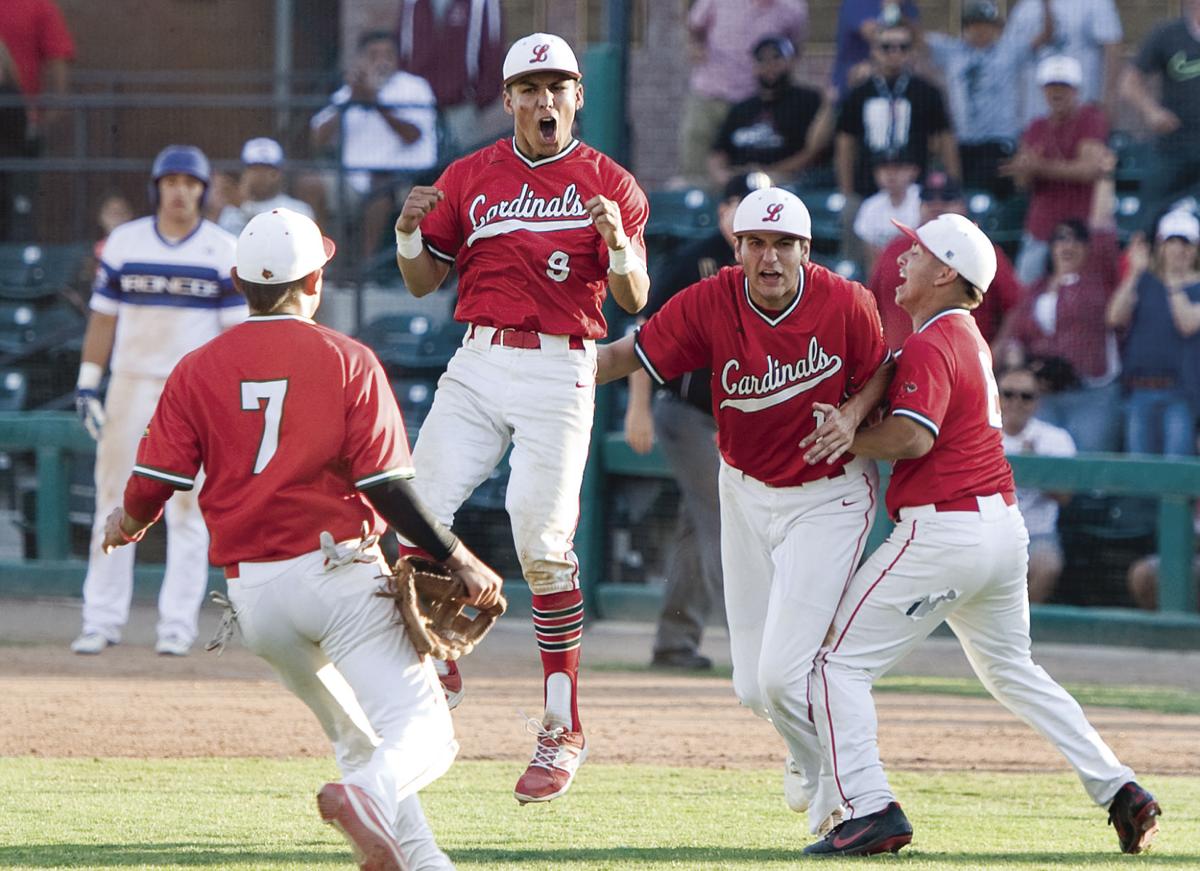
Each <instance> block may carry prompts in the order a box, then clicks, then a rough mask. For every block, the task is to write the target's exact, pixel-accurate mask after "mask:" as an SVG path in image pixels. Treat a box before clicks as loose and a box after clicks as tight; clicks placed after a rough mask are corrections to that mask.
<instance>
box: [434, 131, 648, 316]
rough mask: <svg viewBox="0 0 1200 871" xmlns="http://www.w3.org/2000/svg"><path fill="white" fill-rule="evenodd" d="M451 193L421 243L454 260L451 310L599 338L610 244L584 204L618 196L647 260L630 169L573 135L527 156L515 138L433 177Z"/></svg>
mask: <svg viewBox="0 0 1200 871" xmlns="http://www.w3.org/2000/svg"><path fill="white" fill-rule="evenodd" d="M434 186H435V187H437V188H438V189H439V190H440V191H442V193H444V194H445V199H444V200H442V201H441V202H439V203H438V204H437V205H436V206H435V207H434V208H433V210H432V211H431V212H430V213H429V214H428V215H426V216H425V218H424V219H423V220H422V221H421V236H422V237H423V238H424V240H425V247H426V248H427V249H428V250H429V253H430V254H432V255H433V256H434V257H436V258H437V259H439V260H441V261H443V262H445V263H457V265H458V304H457V305H456V307H455V309H454V318H455V320H458V321H463V322H465V323H474V324H482V325H485V326H491V327H499V328H509V329H519V330H535V331H537V332H539V333H549V334H552V335H558V336H580V337H582V338H585V339H600V338H603V337H604V336H605V335H606V334H607V332H608V325H607V324H606V323H605V320H604V315H603V314H601V311H600V309H601V306H602V305H603V304H604V294H605V291H606V288H607V283H608V246H607V245H606V244H605V243H604V239H603V237H602V236H601V235H600V233H599V232H598V231H597V230H596V228H595V226H594V225H593V224H592V218H591V215H589V214H588V211H587V209H585V208H584V205H583V204H584V203H586V202H587V201H588V200H590V199H591V198H592V197H594V196H596V195H597V194H599V195H601V196H604V197H607V198H608V199H610V200H612V201H613V202H614V203H616V205H617V208H618V209H619V210H620V212H621V225H622V227H623V228H624V230H625V233H626V235H628V236H629V246H630V253H632V254H636V255H637V256H638V257H639V258H640V259H641V260H643V261H645V259H646V242H645V239H644V235H643V233H644V230H645V227H646V219H647V217H648V216H649V211H650V210H649V207H648V205H647V203H646V195H645V194H644V193H643V192H642V189H641V188H640V187H638V184H637V182H636V181H635V180H634V178H633V176H632V175H630V173H629V172H628V171H627V170H625V169H624V168H623V167H621V166H620V165H619V164H617V163H616V162H615V161H613V160H611V159H610V158H608V157H606V156H605V155H603V154H601V153H600V152H599V151H597V150H596V149H594V148H591V147H590V146H587V145H584V144H583V143H582V142H580V141H579V140H573V141H572V142H571V144H570V145H568V146H567V147H566V148H565V149H563V150H562V151H560V152H559V153H558V154H556V155H554V156H553V157H545V158H542V159H540V160H530V159H529V158H527V157H525V155H523V154H521V152H520V151H518V150H517V149H516V146H515V145H514V143H513V141H512V140H511V139H501V140H500V141H498V142H496V143H494V144H492V145H489V146H488V147H486V148H482V149H480V150H479V151H476V152H475V153H474V154H469V155H467V156H466V157H463V158H460V159H459V160H456V161H454V162H453V163H452V164H450V165H449V166H448V167H446V171H445V172H443V173H442V175H441V178H439V179H438V180H437V181H436V182H434Z"/></svg>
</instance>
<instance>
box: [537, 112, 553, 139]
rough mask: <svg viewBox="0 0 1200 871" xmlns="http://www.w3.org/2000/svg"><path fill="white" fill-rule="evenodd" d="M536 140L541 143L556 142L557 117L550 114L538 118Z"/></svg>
mask: <svg viewBox="0 0 1200 871" xmlns="http://www.w3.org/2000/svg"><path fill="white" fill-rule="evenodd" d="M537 132H538V142H540V143H541V144H542V145H555V144H557V143H558V119H557V118H555V117H554V116H553V115H551V116H550V117H548V118H541V119H539V120H538V126H537Z"/></svg>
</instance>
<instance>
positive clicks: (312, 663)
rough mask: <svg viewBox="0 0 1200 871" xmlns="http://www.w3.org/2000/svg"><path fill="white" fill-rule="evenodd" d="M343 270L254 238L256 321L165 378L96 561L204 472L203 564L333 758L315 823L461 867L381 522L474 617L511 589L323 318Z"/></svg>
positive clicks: (278, 232) (301, 249) (289, 218)
mask: <svg viewBox="0 0 1200 871" xmlns="http://www.w3.org/2000/svg"><path fill="white" fill-rule="evenodd" d="M332 255H333V243H332V242H330V241H329V240H327V239H324V238H323V237H322V236H321V231H320V230H319V229H317V225H316V224H314V223H313V222H312V221H311V220H310V219H309V218H307V217H305V216H303V215H300V214H298V213H296V212H292V211H289V210H288V209H275V210H273V211H271V212H264V213H263V214H261V215H257V216H256V217H254V218H253V219H252V220H251V221H250V222H249V223H248V224H247V225H246V228H245V229H244V230H243V231H242V235H241V236H240V238H239V239H238V244H237V255H236V263H237V266H236V271H235V273H234V279H235V281H236V282H237V285H238V289H239V290H240V291H241V292H242V293H243V294H245V296H246V299H247V301H248V302H249V303H250V310H251V317H250V319H249V320H247V321H246V322H245V323H243V324H242V325H240V326H237V327H235V328H233V329H231V330H229V331H228V332H226V333H225V334H223V335H222V336H220V337H219V338H217V339H214V340H213V341H211V342H209V343H208V344H206V345H203V346H201V347H200V348H199V349H197V350H196V351H193V352H192V353H191V354H188V355H187V356H186V357H184V358H183V359H182V360H181V361H180V363H179V364H178V365H177V366H176V367H175V369H174V371H172V373H171V375H170V377H169V378H168V379H167V382H166V386H165V388H164V389H163V393H162V397H161V399H160V400H159V402H158V407H157V409H156V410H155V412H154V417H153V418H152V419H151V421H150V426H149V428H148V429H147V430H146V433H145V435H144V436H143V437H142V442H141V446H140V447H139V449H138V456H137V465H136V466H135V467H134V471H133V475H132V477H130V479H129V482H128V484H127V485H126V488H125V500H124V507H123V508H118V509H116V510H115V511H114V512H113V513H112V514H111V515H110V516H109V517H108V519H107V525H106V528H105V537H104V549H105V551H106V552H108V551H110V550H112V549H113V548H115V547H120V546H121V545H123V544H127V543H130V542H133V541H136V540H137V539H139V538H141V536H142V535H143V534H144V532H145V530H146V528H147V527H149V526H150V524H151V523H153V522H154V521H156V520H157V519H158V518H159V517H160V516H161V514H162V507H163V504H164V503H165V502H166V500H167V499H168V498H169V497H170V495H171V494H172V493H174V492H175V491H176V490H187V489H189V488H191V487H192V486H193V484H194V482H195V480H196V476H197V475H198V474H199V471H200V467H201V466H203V467H204V470H205V473H206V475H207V479H206V480H205V482H204V487H203V489H202V490H201V492H200V497H199V501H200V510H201V512H202V513H203V515H204V519H205V521H206V522H207V523H208V528H209V530H210V531H211V536H212V537H211V546H210V550H209V556H210V558H211V561H212V562H213V564H215V565H220V566H224V567H225V576H226V578H227V579H228V583H229V598H230V600H231V602H232V606H233V609H234V611H233V613H234V615H235V619H236V621H237V625H238V626H239V627H240V628H241V630H242V635H243V636H244V638H245V642H246V645H247V646H248V647H249V648H250V649H251V650H252V651H254V652H255V653H256V654H258V655H259V656H261V657H263V659H265V660H266V661H267V662H269V663H270V664H271V666H272V667H273V668H274V669H275V670H276V671H277V672H278V673H279V676H280V678H281V679H282V680H283V682H284V684H285V685H286V686H287V687H288V688H289V689H290V690H292V692H294V693H295V694H296V695H297V696H299V697H300V699H301V700H302V701H303V702H304V703H305V704H307V705H308V706H309V708H311V709H312V711H313V713H314V714H316V716H317V719H318V720H320V722H321V726H322V727H323V728H324V729H325V734H326V735H328V736H329V739H330V741H332V742H333V746H334V751H335V753H336V756H337V761H338V765H339V766H340V768H341V771H342V775H343V778H342V780H340V781H337V782H335V783H328V784H326V785H325V786H324V787H322V789H321V791H320V793H319V794H318V796H317V805H318V809H319V811H320V814H321V817H322V819H324V820H325V821H326V822H329V823H331V824H333V825H334V826H336V827H337V828H338V829H340V830H341V831H342V833H343V834H344V835H345V836H346V838H347V839H348V840H349V841H350V844H351V846H352V847H353V849H354V851H355V854H356V856H357V858H358V860H359V861H360V862H361V867H363V868H371V869H401V868H403V869H409V868H452V867H453V866H452V865H451V864H450V861H449V859H448V858H447V857H446V856H445V854H444V853H442V852H441V851H440V850H439V849H438V847H437V845H436V843H435V842H434V840H433V835H432V833H431V832H430V831H429V827H428V825H427V824H426V822H425V818H424V814H423V813H422V811H421V806H420V802H419V800H418V798H417V791H418V790H420V789H421V788H422V787H424V786H425V785H426V784H428V783H430V782H431V781H433V780H434V779H436V778H437V777H439V776H441V774H442V773H444V772H445V771H446V769H447V768H448V767H449V766H450V763H451V762H452V761H453V759H454V756H455V754H456V752H457V750H458V743H457V742H456V741H455V739H454V728H453V724H452V722H451V718H450V711H449V709H448V708H447V706H446V702H445V697H444V695H443V693H442V689H441V686H440V684H439V683H438V679H437V674H436V672H435V671H434V668H433V665H432V664H431V663H430V662H428V661H427V660H425V659H424V658H418V656H417V653H416V651H415V650H414V649H413V646H412V644H411V643H410V642H409V641H408V638H407V636H405V634H404V632H403V630H402V629H401V628H399V627H397V626H396V625H395V618H394V609H393V608H392V605H391V603H389V602H387V601H386V600H384V599H381V598H378V597H376V596H375V595H374V592H375V591H376V590H377V589H378V588H379V575H380V573H381V572H382V571H384V570H385V569H386V565H385V563H384V561H383V557H382V555H381V553H380V550H379V547H378V545H377V544H376V542H377V541H378V537H379V535H380V534H381V533H382V532H384V531H385V529H386V525H385V522H384V521H385V520H386V522H387V523H389V524H391V525H392V526H393V527H394V528H395V529H397V530H398V531H400V532H401V533H402V534H403V535H405V536H407V537H408V538H409V539H410V540H412V541H414V542H416V543H418V544H419V545H420V546H421V547H423V548H424V549H426V550H427V551H429V552H430V553H431V554H432V555H433V556H434V557H435V558H437V559H443V560H445V561H446V564H447V565H448V566H450V567H451V569H452V570H453V571H454V572H455V574H457V575H459V576H460V577H461V578H462V579H463V581H464V582H465V583H466V585H467V589H468V590H469V592H470V593H471V597H472V599H473V600H474V601H475V602H477V603H479V604H481V605H484V606H487V605H488V603H493V602H494V601H495V599H496V595H497V593H498V592H499V589H500V585H501V581H500V578H499V577H497V576H496V574H495V573H494V572H492V571H491V569H489V568H488V567H487V566H485V565H484V564H483V563H481V562H480V561H479V560H478V559H477V558H476V557H475V556H474V555H473V554H472V553H471V552H470V551H469V550H467V548H466V547H464V546H463V544H462V543H461V542H459V541H458V540H457V539H456V538H455V537H454V536H453V535H451V534H450V532H449V531H448V530H447V529H446V528H445V527H444V526H442V525H441V524H439V523H438V522H437V521H436V520H434V519H432V517H430V516H429V514H428V513H427V512H426V510H425V509H424V508H423V506H422V505H421V503H420V501H419V500H418V499H417V498H416V497H415V496H414V494H413V493H412V489H411V486H410V479H411V478H412V475H413V468H412V461H411V459H410V457H409V452H408V441H407V437H406V436H405V433H404V424H403V422H402V421H401V419H400V410H399V409H398V408H397V407H396V400H395V397H394V396H393V394H392V392H391V388H390V387H389V385H388V380H387V376H386V375H385V373H384V371H383V368H382V367H381V366H380V365H379V361H378V360H376V359H375V356H374V355H373V354H372V353H371V352H370V351H369V350H368V349H367V348H366V347H364V346H363V345H360V344H359V343H358V342H355V341H353V340H352V339H349V338H347V337H345V336H343V335H341V334H340V333H336V332H334V331H333V330H330V329H327V328H325V327H322V326H320V325H318V324H316V323H314V322H313V321H312V316H313V314H314V313H315V312H316V310H317V306H318V305H319V304H320V300H321V289H322V270H323V268H324V266H325V264H326V262H327V261H328V260H329V258H330V257H331V256H332ZM381 515H382V516H381ZM364 722H365V723H366V724H368V726H369V728H367V729H365V730H364V729H363V728H361V727H360V726H359V725H358V724H359V723H364ZM372 733H374V734H372Z"/></svg>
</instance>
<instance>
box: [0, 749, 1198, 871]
mask: <svg viewBox="0 0 1200 871" xmlns="http://www.w3.org/2000/svg"><path fill="white" fill-rule="evenodd" d="M514 773H515V769H514V766H513V765H512V764H508V763H496V762H486V763H485V762H464V763H460V764H457V765H455V766H454V768H453V769H452V770H451V772H450V773H449V774H448V775H447V776H446V777H444V778H443V779H442V780H440V781H438V782H437V783H436V784H434V786H432V787H431V788H430V789H428V790H426V792H425V793H423V800H424V802H425V807H426V811H427V813H428V815H429V818H430V821H431V823H432V824H433V827H434V829H435V831H436V832H437V834H438V839H439V842H440V843H441V844H442V846H443V847H444V849H446V851H447V852H448V853H449V854H450V855H451V857H452V858H453V859H454V860H455V862H456V863H457V864H458V866H459V867H460V868H480V869H484V868H486V869H518V868H520V869H563V871H577V869H578V871H582V869H684V868H687V869H723V868H728V869H746V871H750V869H758V868H780V869H781V868H791V867H796V866H797V865H798V864H799V863H800V862H801V861H802V860H801V859H800V858H799V850H800V849H801V848H803V846H804V845H805V844H807V843H808V841H809V837H808V835H807V834H806V833H805V831H804V829H803V825H802V822H801V819H800V817H799V816H797V815H795V814H792V813H791V812H789V811H788V810H787V809H786V808H785V806H784V804H783V799H782V791H781V786H780V777H779V774H778V773H777V772H775V771H756V772H739V771H721V770H709V769H683V768H652V767H643V766H612V765H601V764H592V765H587V766H585V767H584V768H583V769H582V771H581V773H580V776H579V780H578V781H577V783H576V785H575V787H574V788H573V789H572V791H571V793H570V794H569V795H567V796H566V797H564V798H562V799H560V800H558V801H556V802H554V803H552V804H550V805H545V806H536V805H530V806H526V807H524V808H522V807H520V806H518V805H517V803H516V802H515V801H514V800H513V798H512V794H511V792H510V790H511V788H512V781H513V777H514ZM334 776H335V771H334V767H333V764H332V762H331V761H328V760H308V759H304V760H284V761H278V760H262V759H221V760H212V759H202V760H173V761H164V760H155V761H138V760H124V759H121V760H118V759H95V760H55V759H36V758H5V759H0V868H6V869H52V868H89V869H113V871H117V869H121V871H128V869H142V868H145V869H150V868H154V869H160V868H213V869H222V871H224V869H231V871H259V869H322V868H330V869H332V868H350V867H352V864H351V862H350V854H349V851H348V849H347V848H346V847H345V845H344V843H343V842H342V840H341V838H340V837H339V836H338V835H337V833H336V832H334V831H333V830H332V829H330V828H328V827H326V826H323V825H322V824H321V823H320V822H319V820H318V819H317V815H316V812H315V802H314V800H313V796H314V794H315V792H316V790H317V788H318V787H319V786H320V784H321V783H322V782H324V781H325V780H328V779H331V778H333V777H334ZM1145 782H1146V784H1147V785H1148V786H1149V787H1150V788H1151V789H1153V790H1154V791H1155V792H1156V793H1157V795H1158V797H1159V799H1160V801H1161V802H1162V804H1163V806H1164V810H1165V818H1164V824H1163V830H1162V832H1161V833H1160V835H1159V839H1158V842H1157V844H1156V845H1155V849H1154V852H1153V853H1150V854H1147V855H1144V856H1136V857H1130V856H1122V855H1121V854H1120V853H1118V852H1117V849H1116V838H1115V837H1114V836H1113V833H1112V829H1111V828H1109V827H1107V826H1106V825H1105V814H1104V812H1103V811H1102V810H1100V809H1099V808H1096V807H1094V806H1093V805H1091V804H1090V803H1089V802H1088V800H1087V797H1086V795H1085V794H1084V792H1083V790H1082V788H1081V787H1080V786H1079V784H1078V782H1077V781H1076V780H1075V779H1074V777H1073V776H1071V775H1068V774H1047V775H1007V774H992V773H978V772H947V773H937V774H918V773H904V772H900V773H896V774H895V775H894V776H893V783H894V785H895V787H896V789H897V792H898V793H899V795H900V798H901V801H902V802H903V804H904V806H905V810H906V811H907V813H908V815H909V817H910V818H911V819H912V821H913V824H914V828H915V829H916V836H915V839H914V842H913V844H912V846H911V847H909V848H906V849H905V850H904V851H903V852H901V854H900V855H899V856H897V857H875V858H873V859H868V860H861V859H860V860H840V861H825V862H822V863H821V867H828V868H839V867H862V865H863V862H864V861H866V862H869V863H871V864H870V867H873V868H877V867H897V868H899V867H903V868H906V869H956V871H964V869H1006V868H1012V869H1026V871H1032V869H1041V868H1123V869H1127V868H1132V867H1139V868H1142V867H1145V868H1159V867H1172V868H1180V869H1183V868H1187V869H1194V868H1200V820H1198V819H1197V816H1196V813H1195V809H1196V808H1197V807H1200V778H1181V777H1159V778H1156V777H1148V778H1146V779H1145Z"/></svg>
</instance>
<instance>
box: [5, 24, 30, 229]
mask: <svg viewBox="0 0 1200 871" xmlns="http://www.w3.org/2000/svg"><path fill="white" fill-rule="evenodd" d="M0 99H5V100H12V101H13V103H12V105H7V106H0V160H3V159H7V158H13V157H25V156H26V155H27V154H28V153H29V137H28V128H29V124H28V121H29V119H28V116H27V115H26V112H25V103H24V99H23V98H22V97H21V83H20V80H19V79H18V77H17V67H16V64H14V63H13V59H12V55H10V54H9V53H8V49H7V48H6V47H5V45H4V43H3V42H0ZM20 190H21V186H20V183H19V181H18V180H17V177H16V175H15V174H13V173H8V172H0V240H8V239H10V238H11V237H12V229H13V219H14V217H15V212H16V203H15V202H14V201H15V198H16V196H17V193H18V191H20Z"/></svg>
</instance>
